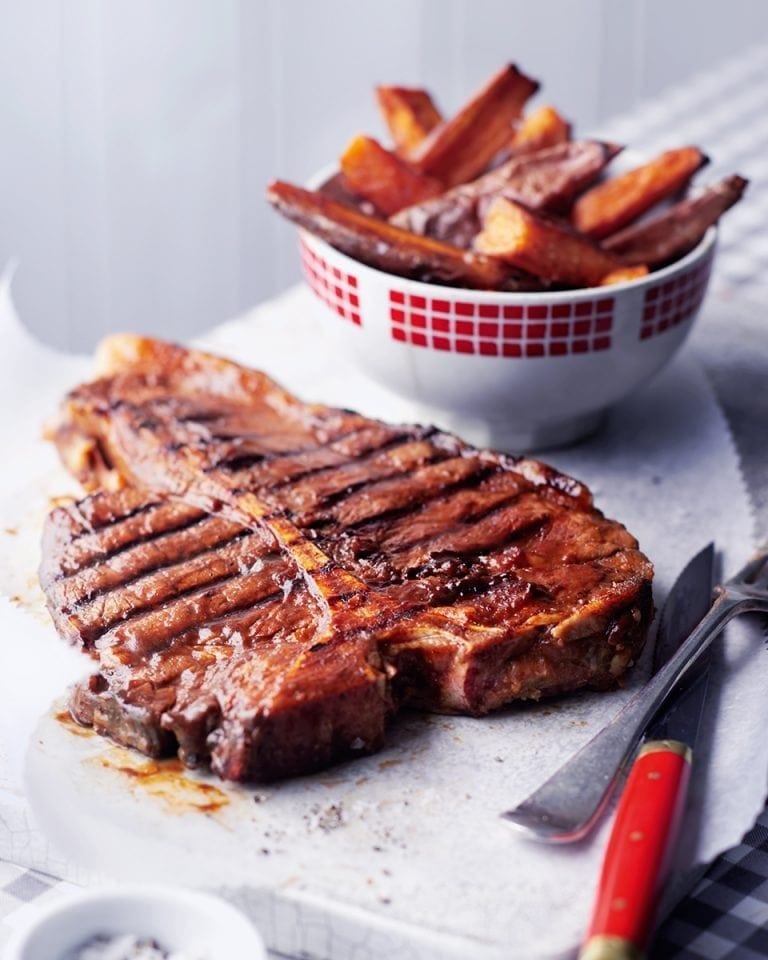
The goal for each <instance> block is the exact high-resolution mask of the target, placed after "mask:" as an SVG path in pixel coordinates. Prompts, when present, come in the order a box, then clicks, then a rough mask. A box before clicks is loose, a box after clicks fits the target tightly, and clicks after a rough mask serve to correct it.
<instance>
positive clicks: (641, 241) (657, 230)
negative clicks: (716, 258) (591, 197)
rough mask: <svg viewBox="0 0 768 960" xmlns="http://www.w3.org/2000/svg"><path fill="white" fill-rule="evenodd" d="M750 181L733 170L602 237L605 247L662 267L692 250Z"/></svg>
mask: <svg viewBox="0 0 768 960" xmlns="http://www.w3.org/2000/svg"><path fill="white" fill-rule="evenodd" d="M747 183H748V181H747V180H745V179H744V177H740V176H738V175H737V174H734V175H733V176H731V177H726V178H725V179H724V180H721V181H720V182H719V183H716V184H714V185H713V186H711V187H707V188H706V189H705V190H704V191H702V193H700V194H699V195H698V196H697V197H693V198H691V199H688V200H681V201H680V203H676V204H675V205H674V206H672V207H670V208H669V209H668V210H665V211H664V212H663V213H660V214H658V216H655V217H653V218H652V219H650V220H645V221H643V222H642V223H637V224H634V225H632V226H631V227H625V228H624V229H623V230H621V231H619V233H614V234H612V235H611V236H610V237H608V238H607V239H605V240H603V243H602V246H603V249H604V250H608V251H609V252H610V253H612V254H614V256H617V257H619V259H620V260H622V262H623V263H628V264H634V263H647V264H648V266H649V267H660V266H663V265H664V264H665V263H671V262H672V261H673V260H677V259H679V258H680V257H682V256H684V255H685V254H686V253H688V251H689V250H693V248H694V247H695V246H696V244H697V243H698V242H699V241H700V240H701V238H702V237H703V236H704V234H705V233H706V232H707V230H708V229H709V228H710V227H711V226H712V224H713V223H716V222H717V221H718V220H719V218H720V217H721V216H722V215H723V214H724V213H725V211H726V210H728V209H729V208H730V207H732V206H733V205H734V203H737V202H738V201H739V200H741V197H742V194H743V193H744V190H745V189H746V187H747Z"/></svg>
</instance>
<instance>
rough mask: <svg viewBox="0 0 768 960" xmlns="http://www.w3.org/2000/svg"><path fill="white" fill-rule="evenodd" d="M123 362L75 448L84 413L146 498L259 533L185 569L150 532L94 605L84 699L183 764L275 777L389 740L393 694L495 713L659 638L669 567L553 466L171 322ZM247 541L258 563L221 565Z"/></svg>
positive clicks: (103, 386) (88, 396)
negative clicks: (172, 327) (654, 613)
mask: <svg viewBox="0 0 768 960" xmlns="http://www.w3.org/2000/svg"><path fill="white" fill-rule="evenodd" d="M119 342H120V341H118V343H119ZM112 366H113V370H114V371H116V372H115V373H114V374H113V375H111V376H108V377H105V378H103V379H102V380H100V381H98V382H96V383H94V384H91V385H85V386H83V387H81V388H79V389H78V390H76V391H75V392H74V393H73V394H72V395H70V398H69V400H68V403H67V408H66V410H67V416H66V419H65V421H64V425H63V427H62V445H64V436H63V432H64V430H65V429H70V430H73V431H75V432H77V433H78V435H79V436H81V437H84V438H86V439H89V440H90V439H92V441H93V442H94V443H98V444H100V445H101V446H102V447H103V448H104V449H105V450H107V451H108V452H109V456H110V462H111V463H113V464H115V469H116V471H119V472H121V473H122V475H123V479H124V480H126V481H128V482H129V483H134V484H136V485H137V486H139V487H142V488H144V489H148V490H152V491H156V492H154V493H152V494H148V495H147V496H151V497H152V498H153V499H157V497H158V495H165V496H173V497H178V498H181V499H182V500H189V501H191V502H193V503H194V504H195V505H196V506H195V508H194V509H200V508H205V509H212V510H215V511H217V512H220V519H221V518H223V517H226V518H227V521H226V522H231V523H233V524H234V527H233V529H242V528H243V527H247V528H248V529H249V530H250V531H252V532H253V536H256V534H257V532H258V533H259V534H260V535H261V536H263V538H264V540H263V542H261V541H259V542H257V543H256V542H254V543H251V538H250V537H249V536H247V535H246V536H244V537H243V538H242V539H241V540H240V539H237V540H235V541H234V542H230V543H229V544H228V545H226V546H222V547H221V548H220V549H219V548H216V549H214V550H212V551H211V552H210V553H203V554H202V557H203V559H202V560H200V559H199V557H200V556H201V555H200V554H198V555H197V557H194V556H193V557H189V556H186V557H185V556H180V557H179V559H178V563H177V564H175V565H172V567H171V569H170V570H169V568H168V567H166V566H164V565H157V561H156V560H155V559H152V558H151V550H152V545H151V541H150V546H149V547H145V546H143V545H142V544H138V545H137V546H136V548H135V549H136V551H137V562H139V558H141V559H140V563H141V564H142V565H144V566H145V567H147V570H148V572H147V573H146V574H143V575H141V576H139V577H138V578H137V579H132V577H135V576H136V574H137V572H138V568H137V567H131V568H130V573H129V566H130V564H128V565H126V566H124V567H122V568H121V569H120V570H119V571H118V573H117V575H113V576H112V581H115V580H117V581H120V580H123V581H124V580H126V579H128V582H127V583H126V584H125V585H116V586H115V587H114V588H113V589H105V591H104V593H103V595H99V596H98V597H96V598H95V599H94V600H93V601H92V602H91V605H90V607H89V609H88V615H89V617H90V616H91V614H92V618H91V619H90V620H89V625H90V626H93V627H94V629H103V630H105V632H104V633H103V634H102V635H101V637H100V639H99V641H98V643H97V647H98V650H97V651H96V654H97V656H98V659H99V667H100V672H101V675H102V680H100V681H99V682H95V683H94V687H93V690H92V691H90V693H89V694H88V695H85V694H84V695H83V697H82V698H81V702H82V704H83V716H84V717H85V718H86V720H87V721H88V722H92V723H93V725H94V726H95V727H96V728H97V729H100V730H105V731H107V732H113V733H114V735H115V736H117V737H118V738H122V740H123V742H134V741H135V742H137V743H140V744H147V745H149V746H148V747H147V748H148V749H149V748H150V746H151V749H159V745H162V744H164V743H166V742H167V741H166V740H163V738H162V733H161V732H158V731H166V732H167V731H170V732H172V734H173V737H175V738H176V740H177V741H178V749H179V752H180V755H181V756H182V757H183V758H184V759H185V762H200V760H201V758H202V760H203V761H205V762H210V764H211V766H212V768H213V769H214V771H215V772H217V773H219V774H220V775H222V776H225V777H229V778H233V779H269V778H272V777H275V776H281V775H285V774H286V773H297V772H307V771H309V770H312V769H317V768H318V767H321V766H323V765H325V764H327V763H329V762H331V761H332V760H334V759H340V758H342V757H345V756H349V755H350V753H354V750H355V748H354V747H353V744H357V745H360V744H362V747H363V749H364V750H371V749H374V748H375V747H376V746H377V745H378V744H379V743H380V742H381V737H382V734H383V725H384V721H385V719H386V716H387V714H388V713H389V710H390V696H391V695H394V696H396V697H398V698H399V699H405V700H406V701H407V702H409V703H411V704H414V705H419V706H422V707H427V708H429V709H438V710H443V711H449V712H451V711H457V712H464V713H483V712H486V711H488V710H490V709H494V708H495V707H498V706H501V705H503V704H505V703H508V702H509V701H510V700H513V699H519V698H526V697H539V696H542V695H545V694H548V693H554V692H563V691H565V690H568V689H574V688H576V687H580V686H584V685H593V686H597V687H605V686H610V685H611V684H614V683H615V682H616V681H617V680H618V678H619V677H620V676H621V674H623V673H624V671H625V670H626V669H627V667H628V665H629V664H630V663H631V661H632V659H633V657H634V656H635V655H636V653H637V650H638V649H639V647H640V646H641V642H642V637H643V633H644V630H645V628H646V626H647V623H648V622H649V619H650V615H651V606H652V605H651V600H650V588H649V583H650V566H649V565H648V563H647V561H646V560H645V558H644V557H642V555H641V554H639V553H638V551H637V545H636V543H635V541H634V540H633V539H632V538H631V537H630V536H629V535H628V534H626V531H623V528H621V527H620V526H619V525H618V524H615V523H613V522H611V521H606V520H604V519H603V518H602V516H601V515H600V514H599V513H598V512H597V511H595V510H594V508H593V507H592V504H591V498H590V495H589V491H588V490H586V488H584V487H583V486H582V485H580V484H578V483H576V482H575V481H572V480H570V479H569V478H566V477H563V476H562V475H560V474H558V473H557V472H556V471H554V470H552V469H551V468H547V467H545V466H543V465H541V464H538V463H536V462H535V461H529V460H525V459H521V458H511V457H506V456H503V455H496V454H493V453H490V452H483V451H477V450H474V449H472V448H471V447H469V446H467V445H466V444H463V443H462V442H461V441H458V440H456V439H455V438H452V437H450V436H448V435H446V434H442V433H440V432H439V431H436V430H434V428H432V429H428V430H424V429H423V428H422V429H420V428H414V427H390V426H387V425H385V424H380V423H377V422H375V421H370V420H365V419H363V418H361V417H357V416H356V415H354V414H350V413H347V412H344V411H339V410H335V411H334V410H332V409H330V408H321V407H318V406H305V405H302V404H301V403H299V402H298V401H297V400H296V399H295V398H293V397H291V396H290V395H288V394H286V393H285V392H283V391H281V390H280V388H279V387H277V386H276V385H274V384H272V383H271V382H270V381H269V380H268V378H266V377H265V376H264V375H263V374H258V373H255V372H251V371H248V370H245V369H244V368H240V367H237V366H236V365H234V364H231V363H228V362H226V361H222V360H218V359H216V358H209V357H205V356H204V355H200V354H195V353H190V352H187V351H184V350H181V349H179V348H175V347H172V346H170V345H165V344H160V343H158V342H156V341H146V340H130V341H129V345H128V347H127V349H126V350H125V351H124V352H123V354H122V358H121V359H119V360H118V361H113V365H112ZM107 410H109V411H110V412H109V413H108V414H105V411H107ZM195 411H196V412H197V413H198V418H197V420H195V417H194V413H195ZM200 414H205V415H206V416H205V418H203V417H202V416H200ZM238 458H240V459H238ZM242 458H248V459H245V460H244V459H242ZM233 463H234V465H235V467H236V468H238V469H234V470H233V469H232V464H233ZM105 496H111V495H105ZM133 496H134V497H135V495H133ZM125 497H126V500H125V503H124V504H122V506H121V505H120V504H118V505H117V506H115V507H114V508H112V507H108V506H104V509H105V510H108V509H114V510H117V509H118V508H119V509H123V508H125V507H127V505H128V495H127V494H126V495H125ZM136 506H137V503H135V502H133V503H132V505H131V507H130V509H135V508H136ZM154 518H155V512H154V511H149V512H148V513H147V514H146V516H145V518H144V519H145V523H146V524H147V525H148V527H149V528H151V527H152V524H153V522H154ZM131 522H133V523H138V520H134V521H129V523H131ZM118 526H119V525H118ZM61 527H62V530H65V528H66V529H68V530H69V531H70V533H71V530H72V529H75V528H76V527H77V518H76V517H75V518H74V519H73V520H72V523H71V524H70V525H69V526H67V524H66V523H65V522H64V520H62V521H61ZM195 529H197V528H193V531H194V530H195ZM148 532H151V531H148ZM57 537H58V538H57ZM183 538H184V535H182V540H183ZM98 539H99V537H98V534H94V535H92V536H91V540H90V541H88V539H87V538H86V539H85V541H84V543H85V544H86V546H87V545H88V544H89V542H90V547H91V548H92V549H93V548H95V547H96V545H97V541H98ZM49 542H50V543H51V544H52V546H53V548H54V552H57V553H58V557H59V559H58V561H57V562H53V561H46V563H45V564H44V567H46V566H47V567H49V568H51V569H53V568H55V567H56V564H57V563H58V565H59V566H64V565H67V564H69V565H70V566H73V567H74V568H77V567H78V566H82V560H83V556H84V554H83V552H82V551H81V552H80V554H77V553H76V551H74V552H72V551H73V547H72V544H71V543H67V540H66V532H61V531H60V532H59V534H58V535H57V536H51V537H50V539H49ZM112 542H115V540H114V537H113V541H112ZM160 542H161V543H162V541H160ZM241 548H242V549H243V550H249V551H250V550H251V549H253V551H254V552H255V554H256V555H257V557H258V563H257V564H256V566H257V567H258V566H261V567H262V569H261V570H256V571H255V572H250V568H249V570H248V572H243V571H240V570H239V569H238V573H237V575H235V574H233V575H232V576H226V573H227V572H228V571H231V570H233V568H234V564H235V563H236V562H237V561H236V556H237V554H238V552H239V550H240V549H241ZM196 549H197V548H196V547H195V546H194V544H193V543H190V542H187V541H185V542H184V543H183V550H182V553H184V552H185V551H186V553H187V554H188V553H191V552H194V551H195V550H196ZM270 550H271V551H272V554H273V556H272V558H271V559H269V560H267V561H265V559H264V558H265V555H266V554H267V553H268V552H269V551H270ZM142 551H145V553H142ZM248 555H249V556H250V555H251V554H248ZM127 557H128V560H129V561H131V562H132V558H131V554H127ZM112 563H114V564H115V565H118V566H119V565H120V563H121V560H120V556H118V558H117V560H115V561H112ZM209 564H210V570H207V569H205V568H206V567H207V566H208V565H209ZM155 566H156V567H157V569H154V570H153V569H150V568H152V567H155ZM42 576H43V573H42V571H41V579H42ZM206 577H207V578H208V580H207V581H206V582H205V584H200V585H198V581H199V580H200V579H203V580H204V579H205V578H206ZM89 578H90V579H89ZM220 578H221V579H220ZM78 582H81V583H86V582H87V583H89V584H90V586H91V587H93V586H94V585H95V582H96V576H95V574H93V573H92V572H91V573H88V572H86V573H85V574H84V575H83V580H82V581H78ZM44 586H45V587H46V592H47V595H48V599H49V604H50V606H51V609H52V613H53V615H54V618H56V619H57V623H58V624H59V627H60V629H61V630H62V632H64V633H65V634H66V635H68V636H72V635H73V633H76V631H77V626H76V624H73V623H72V622H71V618H70V619H68V618H67V615H66V614H65V613H64V611H62V609H61V608H60V607H59V606H57V603H56V597H55V595H54V593H55V591H54V590H53V589H51V585H50V582H48V583H47V585H46V584H44ZM104 586H105V588H107V587H108V583H107V581H106V580H105V581H104ZM79 612H80V611H78V613H79ZM123 613H125V614H127V619H125V620H121V621H120V622H115V621H114V619H112V618H114V617H116V616H117V615H118V614H119V615H121V616H122V615H123ZM110 624H111V625H110ZM84 626H86V625H84V624H81V625H80V629H81V630H82V629H83V628H84ZM381 657H383V658H384V663H383V664H382V662H381V660H380V658H381ZM383 667H386V670H384V669H383ZM392 671H394V680H392V676H391V672H392ZM136 710H140V711H141V716H142V719H141V721H139V719H138V718H137V719H136V720H135V721H134V720H132V719H131V718H132V717H134V716H137V715H136V714H135V713H132V712H131V711H136ZM88 716H91V717H92V718H93V719H92V720H88ZM132 730H133V731H134V733H132V732H131V731H132Z"/></svg>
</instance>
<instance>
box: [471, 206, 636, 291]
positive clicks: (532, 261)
mask: <svg viewBox="0 0 768 960" xmlns="http://www.w3.org/2000/svg"><path fill="white" fill-rule="evenodd" d="M475 250H477V251H478V252H479V253H484V254H487V255H489V256H492V257H499V258H500V259H501V260H504V261H505V262H506V263H510V264H512V266H515V267H518V268H519V269H521V270H526V271H527V272H529V273H532V274H534V275H535V276H537V277H541V278H542V279H543V280H549V281H551V282H554V283H563V284H568V285H569V286H574V287H593V286H599V285H600V284H601V283H603V282H604V281H605V280H609V282H618V281H615V280H614V278H615V277H616V276H617V274H616V271H621V272H622V275H621V276H620V279H621V280H626V279H628V278H627V276H626V269H627V268H626V267H625V265H624V264H622V263H621V261H620V260H617V259H616V258H615V257H613V256H611V255H610V254H609V253H606V252H605V251H604V250H601V249H600V247H598V246H597V245H596V244H594V243H592V241H591V240H588V239H587V238H586V237H583V236H580V235H579V234H577V233H575V232H574V231H572V230H570V229H569V228H568V227H564V226H561V225H560V224H558V223H556V222H555V221H554V220H551V219H549V218H545V217H542V216H541V215H538V214H535V213H533V211H531V210H528V209H526V208H525V207H523V206H521V205H520V204H518V203H515V202H514V201H511V200H506V199H504V198H503V197H497V198H496V199H495V200H494V201H493V202H492V203H491V205H490V206H489V208H488V212H487V214H486V216H485V222H484V226H483V232H482V233H481V234H480V235H479V236H478V237H477V238H476V239H475ZM631 269H632V270H633V276H642V275H643V274H644V273H647V272H648V271H647V269H646V268H644V267H634V268H631Z"/></svg>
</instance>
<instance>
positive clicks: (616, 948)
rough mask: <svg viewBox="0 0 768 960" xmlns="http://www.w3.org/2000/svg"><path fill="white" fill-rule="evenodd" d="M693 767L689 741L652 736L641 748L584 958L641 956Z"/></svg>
mask: <svg viewBox="0 0 768 960" xmlns="http://www.w3.org/2000/svg"><path fill="white" fill-rule="evenodd" d="M690 772H691V750H690V748H689V747H688V746H687V744H684V743H680V742H679V741H677V740H653V741H650V742H648V743H646V744H645V745H644V746H643V747H642V749H641V750H640V753H639V755H638V757H637V759H636V760H635V762H634V764H633V765H632V770H631V771H630V774H629V777H628V778H627V783H626V785H625V787H624V792H623V793H622V796H621V800H620V801H619V806H618V809H617V811H616V818H615V820H614V823H613V829H612V831H611V837H610V840H609V841H608V847H607V849H606V852H605V859H604V860H603V869H602V872H601V874H600V883H599V886H598V890H597V901H596V903H595V907H594V911H593V913H592V922H591V924H590V927H589V932H588V934H587V938H586V940H585V943H584V946H583V947H582V950H581V953H580V954H579V958H580V960H609V958H610V960H629V958H637V957H641V956H642V954H643V950H644V949H645V946H646V943H647V941H648V938H649V936H650V933H651V928H652V923H653V919H654V914H655V908H656V900H657V897H658V894H659V891H660V889H661V886H662V884H663V883H664V881H665V880H666V877H667V873H668V871H669V866H670V854H671V852H672V850H673V848H674V844H675V841H676V839H677V833H678V829H679V827H680V819H681V816H682V813H683V808H684V806H685V797H686V793H687V791H688V780H689V776H690Z"/></svg>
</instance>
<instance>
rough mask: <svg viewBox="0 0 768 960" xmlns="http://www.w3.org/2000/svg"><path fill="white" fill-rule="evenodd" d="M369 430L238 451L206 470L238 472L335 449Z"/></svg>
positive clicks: (212, 438) (255, 436)
mask: <svg viewBox="0 0 768 960" xmlns="http://www.w3.org/2000/svg"><path fill="white" fill-rule="evenodd" d="M366 430H367V427H366V426H362V427H359V426H357V427H354V428H353V429H351V430H344V431H342V432H340V433H338V434H332V435H331V436H330V437H329V438H327V439H324V440H323V442H321V443H312V442H308V443H307V444H306V445H304V446H299V447H293V448H290V449H287V450H279V451H276V450H266V449H265V450H262V451H254V452H253V453H247V454H239V453H237V452H235V453H233V454H231V455H229V456H224V457H222V458H221V459H218V460H216V461H215V462H214V463H211V464H209V465H208V466H206V467H205V468H204V472H206V473H210V472H212V471H215V470H218V469H219V468H223V469H225V470H229V471H231V472H232V473H238V472H240V471H243V470H247V469H248V468H250V467H254V466H257V465H260V464H264V463H272V464H274V463H277V462H279V461H280V460H285V459H288V458H289V457H295V456H307V455H309V454H313V453H319V452H322V451H326V450H331V449H333V448H334V447H335V446H336V445H337V444H340V443H342V442H343V441H345V440H350V439H353V438H354V437H356V436H359V435H360V434H364V433H365V432H366ZM263 436H264V434H256V433H247V432H240V433H235V434H232V435H227V434H222V433H214V434H211V435H210V438H207V439H209V440H210V441H215V440H224V441H232V440H237V439H239V438H240V437H248V438H249V439H252V440H256V439H259V438H263Z"/></svg>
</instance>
